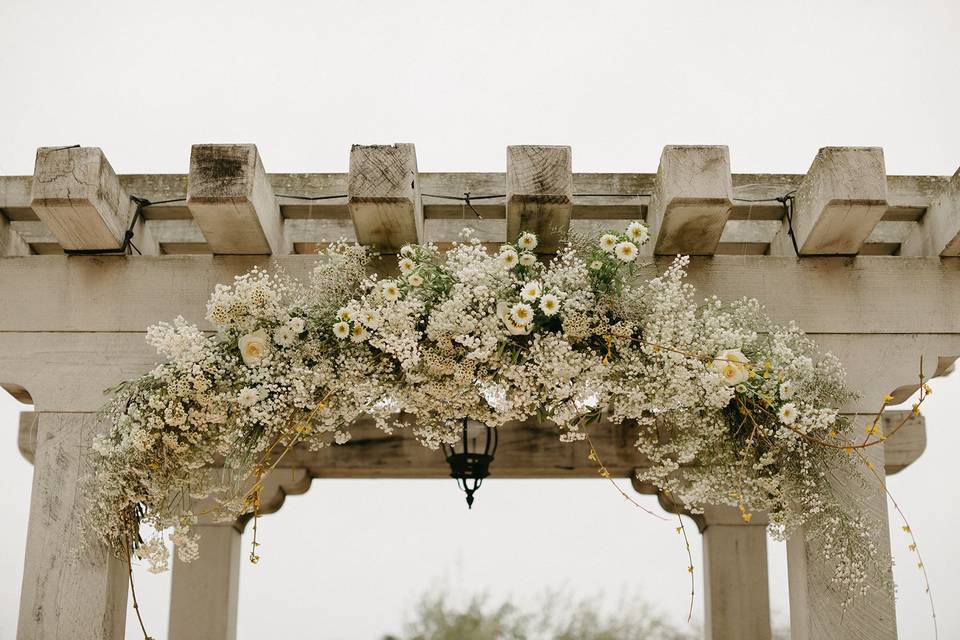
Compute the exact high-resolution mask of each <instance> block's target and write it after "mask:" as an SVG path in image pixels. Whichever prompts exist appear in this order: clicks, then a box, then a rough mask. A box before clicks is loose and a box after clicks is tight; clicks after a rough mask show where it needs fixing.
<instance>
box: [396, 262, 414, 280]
mask: <svg viewBox="0 0 960 640" xmlns="http://www.w3.org/2000/svg"><path fill="white" fill-rule="evenodd" d="M397 265H398V266H399V267H400V273H402V274H403V275H405V276H406V275H409V274H411V273H413V270H414V269H416V268H417V263H416V262H414V261H413V260H411V259H410V258H401V259H400V262H398V263H397Z"/></svg>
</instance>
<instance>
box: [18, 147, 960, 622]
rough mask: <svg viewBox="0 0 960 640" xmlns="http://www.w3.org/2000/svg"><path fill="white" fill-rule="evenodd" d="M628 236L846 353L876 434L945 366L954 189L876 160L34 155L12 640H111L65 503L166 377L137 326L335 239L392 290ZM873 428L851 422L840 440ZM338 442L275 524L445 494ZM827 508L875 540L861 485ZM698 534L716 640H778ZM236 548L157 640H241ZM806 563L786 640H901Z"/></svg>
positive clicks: (868, 607)
mask: <svg viewBox="0 0 960 640" xmlns="http://www.w3.org/2000/svg"><path fill="white" fill-rule="evenodd" d="M786 212H789V213H790V215H789V216H787V215H785V213H786ZM633 219H645V220H646V221H647V222H648V223H649V226H650V229H651V233H652V236H653V241H652V242H651V243H650V244H649V245H648V246H649V247H650V249H649V251H648V256H647V260H646V261H645V266H643V267H641V269H640V272H641V274H640V275H641V277H652V276H654V275H656V274H657V273H659V272H661V271H662V270H663V268H664V267H665V266H666V265H667V264H668V263H669V262H670V260H672V257H673V256H675V255H676V254H678V253H682V254H689V255H691V256H693V257H692V260H691V264H690V268H689V279H690V282H691V283H692V284H694V285H695V286H696V287H697V290H698V292H699V293H700V294H702V295H704V296H709V295H717V296H720V297H721V298H724V299H728V300H729V299H734V298H737V297H740V296H752V297H755V298H757V299H759V300H760V301H761V302H762V303H764V304H765V305H766V307H767V310H768V312H769V313H770V314H771V315H772V316H773V317H774V318H775V319H777V320H778V321H782V322H789V321H791V320H795V321H796V322H797V323H798V324H799V325H800V326H801V327H803V328H804V329H805V330H806V331H807V332H808V333H810V334H811V335H812V336H813V337H814V338H815V339H816V340H817V341H818V343H819V344H820V346H821V348H822V349H823V350H824V351H832V352H833V353H835V354H836V355H838V356H839V357H840V358H841V359H842V360H843V361H844V363H845V365H846V367H847V370H848V381H849V383H850V385H851V386H852V387H853V388H855V389H857V390H858V391H859V392H860V393H861V394H862V395H861V398H859V399H857V400H854V401H851V402H850V403H849V404H848V405H847V406H845V407H843V411H844V412H845V413H848V414H872V413H873V412H875V411H876V410H877V407H878V405H879V403H880V398H881V397H882V396H884V395H885V394H888V393H889V394H891V395H893V396H894V398H895V400H896V401H898V402H900V401H903V400H905V399H906V398H908V397H909V396H910V395H911V394H912V393H913V391H914V390H915V389H916V388H917V380H918V372H919V371H918V363H919V360H920V357H921V356H923V358H924V362H925V363H927V371H926V373H927V375H928V376H934V375H943V374H945V373H947V372H948V371H949V370H950V368H951V367H952V365H953V362H954V360H955V359H956V358H957V356H958V355H960V172H958V173H956V174H954V175H953V176H952V177H949V176H888V175H886V171H885V167H884V160H883V152H882V150H881V149H879V148H862V147H858V148H840V147H828V148H824V149H821V150H820V152H819V153H818V154H817V156H816V158H815V159H814V160H813V163H812V165H811V167H810V169H809V171H808V172H807V173H806V174H805V175H774V174H732V173H731V171H730V159H729V153H728V150H727V148H726V147H723V146H670V147H666V148H665V149H664V150H663V154H662V156H661V160H660V166H659V168H658V169H657V172H656V173H655V174H649V173H623V174H596V173H592V174H583V173H573V172H572V169H571V151H570V148H569V147H556V146H511V147H508V148H507V162H506V171H505V172H504V173H419V172H418V170H417V163H416V155H415V152H414V147H413V145H408V144H397V145H391V146H354V147H353V148H352V149H351V151H350V166H349V172H348V173H321V174H268V173H266V172H265V170H264V166H263V163H262V161H261V159H260V156H259V154H258V152H257V149H256V147H255V146H253V145H196V146H194V147H193V148H192V151H191V155H190V170H189V173H188V174H183V175H120V176H118V175H117V174H116V173H115V172H114V170H113V169H112V167H111V166H110V164H109V163H108V162H107V160H106V158H105V157H104V155H103V153H102V152H101V151H100V149H98V148H92V147H63V148H41V149H40V150H38V152H37V159H36V166H35V169H34V174H33V175H32V176H12V177H0V256H2V257H0V299H2V301H3V304H2V305H0V353H2V354H3V355H2V357H0V383H2V386H3V387H4V388H5V389H6V390H7V391H9V392H10V393H12V394H13V395H14V396H15V397H17V398H18V399H20V400H22V401H24V402H27V403H33V405H34V410H33V411H32V412H25V413H23V414H22V419H21V424H20V433H19V438H20V440H19V442H20V450H21V451H22V452H23V453H24V455H25V456H26V457H27V458H28V459H30V460H31V461H32V462H33V464H34V482H33V494H32V499H31V507H30V519H29V534H28V541H27V550H26V561H25V566H24V576H23V587H22V593H21V601H20V621H19V628H18V636H17V637H18V638H19V639H20V640H33V639H36V640H40V639H53V638H63V637H71V638H91V639H92V638H121V637H123V633H124V622H125V616H126V606H127V576H126V563H125V561H124V560H123V559H118V558H114V557H112V556H111V555H110V554H108V553H106V552H104V550H103V549H99V548H98V547H96V546H93V547H90V548H89V549H88V550H87V552H86V553H84V554H83V555H82V556H80V555H78V554H76V553H75V550H76V546H77V540H78V539H79V537H80V535H81V533H80V529H79V527H80V520H81V518H80V515H81V514H82V510H83V509H84V502H83V496H82V493H81V492H80V490H79V489H80V480H81V476H82V475H83V472H84V467H85V456H86V455H87V452H88V450H89V446H90V442H91V438H92V436H93V434H94V433H95V432H97V430H99V429H103V428H104V427H105V425H103V424H100V423H99V422H98V420H97V417H96V415H95V414H96V412H97V411H98V409H100V407H101V406H102V405H103V404H104V402H105V397H104V395H103V390H104V389H106V388H107V387H110V386H112V385H114V384H116V383H117V382H119V381H121V380H123V379H127V378H131V377H135V376H137V375H140V374H142V373H144V372H145V371H147V370H149V369H150V368H151V367H152V366H153V365H154V363H155V361H156V359H157V357H156V355H155V354H154V353H153V352H152V350H151V349H150V347H149V346H148V345H147V344H146V343H145V341H144V339H143V336H144V330H145V328H146V327H147V326H148V325H150V324H152V323H154V322H156V321H158V320H162V319H169V318H173V317H175V316H177V315H182V316H183V317H185V318H186V319H188V320H190V321H193V322H197V323H199V324H200V325H201V326H207V325H206V324H205V322H204V320H203V315H204V305H205V302H206V299H207V296H208V294H209V293H210V291H211V290H212V288H213V286H214V285H215V284H216V283H220V282H229V281H231V280H232V278H233V276H234V275H237V274H240V273H243V272H246V271H247V270H249V269H250V268H251V267H253V266H254V265H261V266H264V267H267V268H277V267H282V268H283V269H284V270H285V271H287V272H288V273H290V274H291V275H294V276H303V275H305V274H306V273H307V272H308V271H309V270H310V268H311V266H312V264H313V262H314V257H313V256H312V255H311V254H313V253H314V252H315V251H316V250H317V249H318V248H320V247H322V246H323V245H324V243H325V242H327V241H330V240H335V239H338V238H341V237H343V238H347V239H350V240H356V241H358V242H360V243H363V244H367V245H374V246H376V247H377V248H379V250H380V251H381V253H383V254H384V256H385V257H384V258H383V260H382V262H378V263H377V265H376V268H377V270H378V271H379V272H381V273H384V272H389V271H392V270H394V269H395V260H394V259H393V257H392V256H390V255H389V254H390V253H395V252H396V251H397V249H398V248H399V247H400V246H402V245H403V244H404V243H407V242H424V241H432V242H435V243H437V244H438V245H441V246H442V245H443V244H445V243H450V242H452V241H454V240H456V238H457V233H458V232H459V230H460V229H462V228H463V227H465V226H469V227H472V228H474V229H475V230H476V232H477V234H478V235H479V237H480V238H481V239H482V240H483V241H484V242H489V243H500V242H504V241H506V240H507V239H512V238H515V237H516V236H517V234H518V233H519V231H520V230H521V229H532V230H535V231H537V232H538V233H540V234H542V236H543V237H544V239H545V241H543V242H542V243H541V246H540V248H539V249H541V250H543V251H544V252H547V253H549V252H550V251H553V250H555V249H556V247H557V245H558V243H559V242H560V240H561V238H562V237H563V235H564V234H565V231H566V230H567V229H570V230H574V231H580V232H584V231H591V230H594V229H597V228H607V227H621V228H622V227H623V226H625V225H626V223H627V222H628V221H629V220H633ZM134 249H135V250H134ZM893 420H897V415H895V414H894V412H888V414H887V415H885V423H890V422H891V421H893ZM867 422H868V417H866V416H863V417H857V418H855V428H856V429H858V430H859V431H860V433H862V431H863V426H864V425H865V424H867ZM353 431H354V438H353V439H352V440H351V441H350V442H349V443H347V444H346V445H344V446H340V447H337V448H335V449H332V450H331V449H324V450H323V451H321V452H319V453H308V452H306V451H297V452H295V454H293V455H290V456H288V457H287V458H286V459H285V461H284V464H285V465H287V466H289V467H290V469H291V471H289V472H284V473H280V474H276V476H275V478H274V480H273V481H272V485H271V486H270V491H269V494H270V496H269V499H268V500H265V502H266V503H267V506H268V507H269V508H268V510H276V509H278V508H279V507H280V505H281V503H282V502H283V498H284V496H285V495H286V494H289V493H300V492H304V491H306V490H307V488H308V487H309V485H310V481H311V479H312V478H347V477H349V478H356V477H418V478H419V477H442V476H445V475H446V474H447V473H448V470H447V468H446V467H445V465H444V464H443V462H442V459H441V458H440V457H439V456H438V455H437V454H436V453H435V452H430V451H426V450H424V449H423V448H422V447H420V445H418V444H417V443H416V442H415V441H414V440H413V439H412V437H411V436H410V435H409V434H406V433H399V432H398V433H394V434H392V435H386V434H384V433H381V432H379V431H378V430H376V429H375V428H374V427H373V426H372V425H369V424H359V425H356V428H355V429H354V430H353ZM593 440H594V442H595V444H596V446H597V449H598V451H599V453H600V454H601V457H602V459H603V460H604V462H605V463H606V465H607V467H608V468H609V470H610V472H611V473H612V474H614V475H615V476H618V477H621V478H632V477H633V475H634V474H633V472H634V469H636V468H639V467H642V466H643V465H644V463H645V461H644V460H643V459H642V457H641V456H639V454H638V453H637V452H636V449H635V448H634V447H633V434H632V433H631V428H630V427H626V426H614V425H607V426H600V427H598V428H596V429H594V431H593ZM924 446H925V431H924V424H923V419H922V417H915V418H911V420H910V421H909V423H908V425H907V427H906V428H904V429H901V430H900V431H899V432H898V433H897V434H896V436H894V437H892V438H891V439H889V440H888V441H887V442H886V443H885V444H884V445H883V446H878V447H871V448H869V449H867V450H866V452H867V453H869V455H870V456H871V460H872V462H873V463H874V465H875V467H876V468H877V469H885V470H886V473H887V474H890V473H896V472H897V471H899V470H901V469H903V468H904V467H906V466H907V465H909V464H911V463H912V462H914V461H915V460H916V459H917V458H918V456H919V455H920V453H921V452H922V451H923V448H924ZM492 471H493V473H494V474H495V475H496V476H497V477H502V478H509V477H538V478H571V477H596V468H595V466H593V465H592V463H591V462H590V461H589V460H587V457H586V452H585V450H584V449H583V447H582V446H580V445H569V444H563V443H560V442H559V441H558V440H557V436H556V433H555V431H554V429H553V428H552V427H550V426H549V425H541V424H538V423H536V422H529V423H524V424H516V425H510V426H509V427H505V428H503V429H502V431H501V433H500V445H499V448H498V451H497V457H496V461H495V462H494V465H493V468H492ZM636 489H637V490H638V491H643V492H646V491H647V489H648V488H647V487H643V486H636ZM837 489H838V491H839V492H840V493H841V495H843V496H844V497H845V498H846V499H849V500H850V501H855V502H857V503H858V504H859V505H861V506H862V507H863V508H865V509H866V510H867V511H869V512H870V513H871V514H872V515H873V516H875V517H876V518H879V519H880V520H881V521H882V522H883V523H884V525H886V523H887V508H886V500H885V496H884V494H883V490H882V488H881V487H879V486H878V485H877V483H876V482H872V483H871V482H868V483H866V485H865V487H864V486H862V485H861V484H860V483H848V484H846V485H845V486H838V487H837ZM661 503H662V504H664V506H665V508H668V509H674V506H673V505H671V504H669V503H667V502H666V501H665V500H664V499H663V498H661ZM695 520H696V522H697V525H698V527H699V528H700V531H701V532H702V534H703V541H704V559H703V567H704V572H703V573H704V583H705V584H704V586H705V594H706V595H705V598H704V600H705V607H706V614H705V615H706V633H707V637H708V638H714V639H720V638H723V639H726V638H741V639H748V640H749V639H758V640H760V639H768V638H769V637H770V616H769V602H768V587H767V557H766V539H765V531H764V527H763V525H764V524H765V521H764V518H763V517H755V518H754V519H753V521H752V522H751V523H749V524H744V523H743V521H742V520H741V519H740V518H739V516H738V514H737V513H736V510H731V509H727V508H720V507H708V508H707V509H706V510H705V513H704V514H703V515H701V516H697V517H696V518H695ZM243 526H244V523H243V522H237V523H232V524H228V525H215V524H213V523H205V524H203V525H202V526H201V530H202V538H201V555H200V559H199V560H198V561H197V562H194V563H191V564H181V563H179V561H178V562H176V563H175V565H174V573H173V589H172V591H173V593H172V604H171V626H170V635H171V637H172V638H175V639H181V638H205V639H210V640H221V639H226V638H233V637H234V636H235V630H236V608H237V593H238V583H237V578H238V571H239V563H240V556H241V554H240V548H239V544H240V532H241V531H242V529H243ZM883 531H884V534H883V539H882V540H880V541H878V543H879V546H880V547H881V548H884V549H886V550H889V540H888V538H887V533H886V531H887V528H886V526H884V529H883ZM817 557H818V553H817V549H816V546H815V545H814V544H811V543H808V542H806V541H805V540H804V538H803V537H802V536H799V535H798V536H795V537H794V539H792V540H791V541H790V542H789V543H788V560H789V582H790V617H791V627H792V633H793V638H794V639H795V640H814V639H816V640H821V639H844V640H853V639H861V638H870V639H881V640H882V639H890V638H895V637H896V635H897V634H896V620H895V607H894V600H893V596H892V594H890V593H888V592H886V591H884V590H883V589H879V588H876V589H872V590H871V591H870V593H869V595H867V596H866V597H865V598H862V599H860V600H859V601H858V602H857V603H856V605H855V606H854V607H853V608H852V609H850V610H848V611H847V612H846V613H843V614H842V612H841V610H840V608H839V605H838V604H837V602H838V599H837V598H836V597H834V596H832V595H831V594H830V593H829V592H828V589H827V579H828V572H826V571H825V570H824V568H823V567H822V566H821V565H820V564H819V563H818V561H817ZM881 577H882V576H875V577H874V579H875V581H877V582H879V580H880V579H881Z"/></svg>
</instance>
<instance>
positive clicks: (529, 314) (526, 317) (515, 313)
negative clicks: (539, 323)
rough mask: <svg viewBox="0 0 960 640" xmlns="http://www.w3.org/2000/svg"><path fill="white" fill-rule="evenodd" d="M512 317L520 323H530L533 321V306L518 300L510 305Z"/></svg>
mask: <svg viewBox="0 0 960 640" xmlns="http://www.w3.org/2000/svg"><path fill="white" fill-rule="evenodd" d="M510 318H511V319H512V320H513V321H514V322H516V323H517V324H519V325H528V324H530V323H531V322H532V321H533V307H531V306H530V305H528V304H527V303H525V302H518V303H516V304H515V305H513V306H512V307H510Z"/></svg>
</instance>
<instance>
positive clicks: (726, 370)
mask: <svg viewBox="0 0 960 640" xmlns="http://www.w3.org/2000/svg"><path fill="white" fill-rule="evenodd" d="M749 362H750V361H749V360H747V357H746V356H745V355H743V352H741V351H740V350H739V349H724V350H723V351H721V352H720V353H718V354H717V356H716V358H715V359H714V361H713V362H712V363H711V365H710V369H711V370H712V371H713V372H714V373H718V374H720V377H721V378H723V381H724V382H726V383H727V384H728V385H730V386H731V387H734V386H736V385H738V384H740V383H741V382H746V381H747V379H748V378H750V369H749V368H748V367H747V365H748V364H749Z"/></svg>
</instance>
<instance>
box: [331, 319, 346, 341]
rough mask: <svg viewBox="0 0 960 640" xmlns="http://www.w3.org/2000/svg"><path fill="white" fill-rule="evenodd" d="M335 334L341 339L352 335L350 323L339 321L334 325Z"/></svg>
mask: <svg viewBox="0 0 960 640" xmlns="http://www.w3.org/2000/svg"><path fill="white" fill-rule="evenodd" d="M333 335H335V336H337V337H338V338H340V339H341V340H342V339H343V338H346V337H347V336H349V335H350V325H348V324H347V323H346V322H338V323H336V324H335V325H333Z"/></svg>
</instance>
